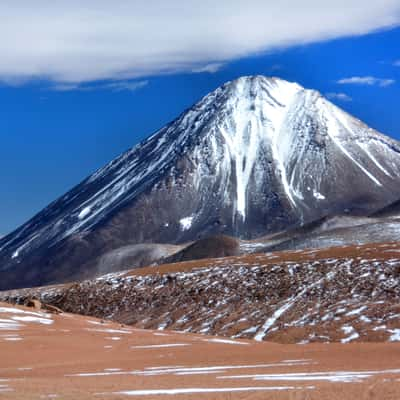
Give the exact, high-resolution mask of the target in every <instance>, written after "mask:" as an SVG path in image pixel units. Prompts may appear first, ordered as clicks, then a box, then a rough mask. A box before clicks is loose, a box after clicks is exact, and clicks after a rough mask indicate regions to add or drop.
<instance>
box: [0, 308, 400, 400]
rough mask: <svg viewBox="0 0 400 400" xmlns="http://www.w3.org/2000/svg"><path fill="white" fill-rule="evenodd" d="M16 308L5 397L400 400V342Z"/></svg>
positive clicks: (7, 322)
mask: <svg viewBox="0 0 400 400" xmlns="http://www.w3.org/2000/svg"><path fill="white" fill-rule="evenodd" d="M17 310H21V311H20V312H18V311H16V310H15V308H14V309H13V308H11V306H10V305H6V304H1V303H0V398H5V399H41V398H43V399H45V398H48V399H50V398H60V399H89V398H99V399H101V398H104V399H123V398H139V399H149V400H151V399H172V398H176V399H207V400H210V399H288V400H302V399H304V400H305V399H318V400H323V399H340V400H345V399H352V400H353V399H379V400H386V399H393V400H398V399H399V398H400V344H399V343H397V344H396V343H386V344H373V343H363V344H361V343H360V344H358V343H356V344H347V345H340V344H329V345H323V344H313V345H279V344H271V343H267V342H265V343H257V342H253V341H231V340H227V339H224V338H215V337H214V338H213V337H210V336H201V335H190V334H182V333H175V332H168V331H163V332H161V331H145V330H138V329H133V328H130V327H126V326H121V325H118V324H114V323H110V322H105V323H101V322H100V321H99V320H95V319H93V318H88V317H82V316H76V315H72V314H60V315H54V314H45V313H40V312H38V311H35V310H33V309H26V308H21V307H19V308H17ZM32 313H36V314H32ZM154 346H158V347H154ZM363 371H364V372H363ZM366 371H368V372H366ZM79 374H88V376H79ZM93 374H96V375H93ZM277 374H286V375H280V376H277ZM287 374H295V375H287ZM296 374H297V375H296ZM301 374H303V375H301ZM254 375H258V379H255V378H257V377H255V376H254ZM154 390H159V392H153V391H154ZM120 392H131V393H130V395H131V396H129V395H128V394H124V393H120Z"/></svg>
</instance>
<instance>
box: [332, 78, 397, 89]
mask: <svg viewBox="0 0 400 400" xmlns="http://www.w3.org/2000/svg"><path fill="white" fill-rule="evenodd" d="M337 83H339V84H340V85H367V86H380V87H388V86H391V85H393V84H394V83H396V81H395V80H394V79H380V78H375V77H374V76H353V77H351V78H343V79H340V80H338V81H337Z"/></svg>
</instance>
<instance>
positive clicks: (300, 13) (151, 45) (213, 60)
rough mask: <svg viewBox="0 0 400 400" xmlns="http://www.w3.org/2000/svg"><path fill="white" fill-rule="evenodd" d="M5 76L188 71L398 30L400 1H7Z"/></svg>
mask: <svg viewBox="0 0 400 400" xmlns="http://www.w3.org/2000/svg"><path fill="white" fill-rule="evenodd" d="M0 15H1V24H0V80H3V81H5V82H15V81H18V82H21V81H23V80H29V79H32V78H41V79H43V78H44V79H51V80H53V81H55V82H62V83H79V82H89V81H93V80H107V79H111V80H126V79H134V78H138V77H144V76H151V75H157V74H166V73H175V72H191V71H193V70H194V69H198V68H201V66H203V67H206V66H207V65H210V64H214V65H216V64H219V63H225V62H227V61H229V60H232V59H236V58H239V57H244V56H247V55H250V54H257V53H259V52H262V51H271V50H275V49H278V48H281V47H286V46H290V45H297V44H304V43H310V42H315V41H321V40H327V39H332V38H338V37H343V36H350V35H361V34H365V33H368V32H371V31H374V30H377V29H383V28H388V27H393V26H396V25H398V24H399V22H400V2H399V0H369V1H368V2H365V1H364V0H335V1H332V0H325V1H320V0H302V1H295V0H280V1H279V2H276V1H275V0H247V1H243V0H219V1H215V0H202V1H198V0H185V1H183V0H168V1H165V0H146V1H139V0H132V1H127V0H113V1H109V0H85V1H82V0H79V1H78V0H59V1H54V0H35V1H32V0H18V1H16V0H2V1H1V2H0Z"/></svg>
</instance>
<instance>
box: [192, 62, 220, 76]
mask: <svg viewBox="0 0 400 400" xmlns="http://www.w3.org/2000/svg"><path fill="white" fill-rule="evenodd" d="M223 66H224V64H223V63H210V64H206V65H204V66H202V67H197V68H193V69H192V72H194V73H203V72H207V73H209V74H214V73H216V72H218V71H219V70H220V69H221V68H222V67H223Z"/></svg>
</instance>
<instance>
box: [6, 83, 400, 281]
mask: <svg viewBox="0 0 400 400" xmlns="http://www.w3.org/2000/svg"><path fill="white" fill-rule="evenodd" d="M399 176H400V146H399V143H398V142H396V141H394V140H392V139H390V138H388V137H386V136H383V135H381V134H379V133H378V132H376V131H374V130H373V129H370V128H369V127H368V126H366V125H365V124H363V123H362V122H361V121H359V120H357V119H355V118H353V117H352V116H350V115H349V114H347V113H346V112H344V111H343V110H341V109H339V108H338V107H336V106H335V105H333V104H332V103H330V102H329V101H328V100H326V99H325V98H324V97H323V96H321V95H320V94H319V93H318V92H317V91H314V90H307V89H304V88H303V87H301V86H300V85H298V84H296V83H291V82H287V81H284V80H282V79H279V78H266V77H263V76H249V77H242V78H239V79H237V80H234V81H231V82H228V83H226V84H224V85H223V86H221V87H219V88H218V89H216V90H215V91H214V92H212V93H210V94H209V95H207V96H205V97H204V98H203V99H201V100H200V101H199V102H198V103H197V104H195V105H194V106H193V107H192V108H190V109H189V110H187V111H185V112H184V113H183V114H182V115H180V116H179V117H178V118H177V119H176V120H175V121H173V122H171V123H170V124H168V125H167V126H165V127H164V128H162V129H160V130H159V131H158V132H156V133H155V134H154V135H153V136H151V137H150V138H148V139H147V140H145V141H143V142H142V143H140V144H138V145H137V146H135V147H134V148H133V149H131V150H129V151H128V152H126V153H125V154H123V155H121V156H120V157H118V158H117V159H115V160H114V161H112V162H111V163H109V164H108V165H107V166H105V167H104V168H102V169H100V170H99V171H97V172H96V173H94V174H93V175H92V176H90V177H89V178H87V179H86V180H85V181H83V182H82V183H81V184H80V185H78V186H77V187H76V188H74V189H73V190H72V191H70V192H69V193H67V194H66V195H65V196H63V197H61V198H60V199H59V200H57V201H55V202H54V203H52V204H51V205H50V206H48V207H47V208H46V209H45V210H43V211H42V212H41V213H39V214H38V215H36V216H35V217H34V218H33V219H32V220H31V221H29V222H27V223H26V224H25V225H23V226H22V227H21V228H19V229H17V230H16V231H15V232H14V233H12V234H10V235H8V236H6V237H5V238H3V239H0V266H1V267H0V271H7V274H8V275H9V276H13V280H11V281H12V282H15V283H12V285H20V283H19V282H20V277H21V274H24V273H25V271H28V270H29V274H30V275H29V277H30V281H32V282H34V283H43V282H49V281H57V280H58V279H59V278H58V276H60V275H63V274H64V275H65V274H67V272H68V274H69V276H70V277H73V276H74V273H75V271H76V269H77V268H79V271H80V272H82V271H84V272H85V273H84V274H83V275H85V274H86V275H87V276H90V275H93V273H96V272H97V268H98V260H99V258H100V257H102V255H104V254H105V253H107V252H109V251H111V250H115V249H118V248H120V247H123V246H127V245H132V244H137V243H151V242H153V243H155V242H158V243H180V242H185V241H190V240H194V239H197V238H199V237H204V236H207V235H210V234H217V233H224V234H230V235H234V236H238V237H244V238H252V237H257V236H260V235H264V234H266V233H270V232H274V231H278V230H282V229H285V228H287V227H289V226H296V225H300V224H302V223H306V222H309V221H311V220H313V219H316V218H319V217H321V216H326V215H334V214H342V213H344V212H346V213H350V214H367V213H369V212H371V211H374V210H376V209H378V208H380V207H382V206H384V205H386V204H389V203H391V202H393V201H395V200H397V199H398V198H400V190H399V189H398V188H399V183H400V178H399ZM102 265H103V264H102ZM17 271H18V274H17ZM71 271H72V272H71ZM101 272H104V271H101ZM0 275H1V278H2V279H0V281H3V282H5V281H4V279H3V277H4V276H5V272H0ZM17 275H18V276H17ZM64 275H63V276H64ZM81 275H82V273H81V274H80V275H79V276H81ZM86 275H85V276H86ZM5 286H9V284H7V283H6V284H3V286H2V285H1V284H0V288H1V287H5Z"/></svg>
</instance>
